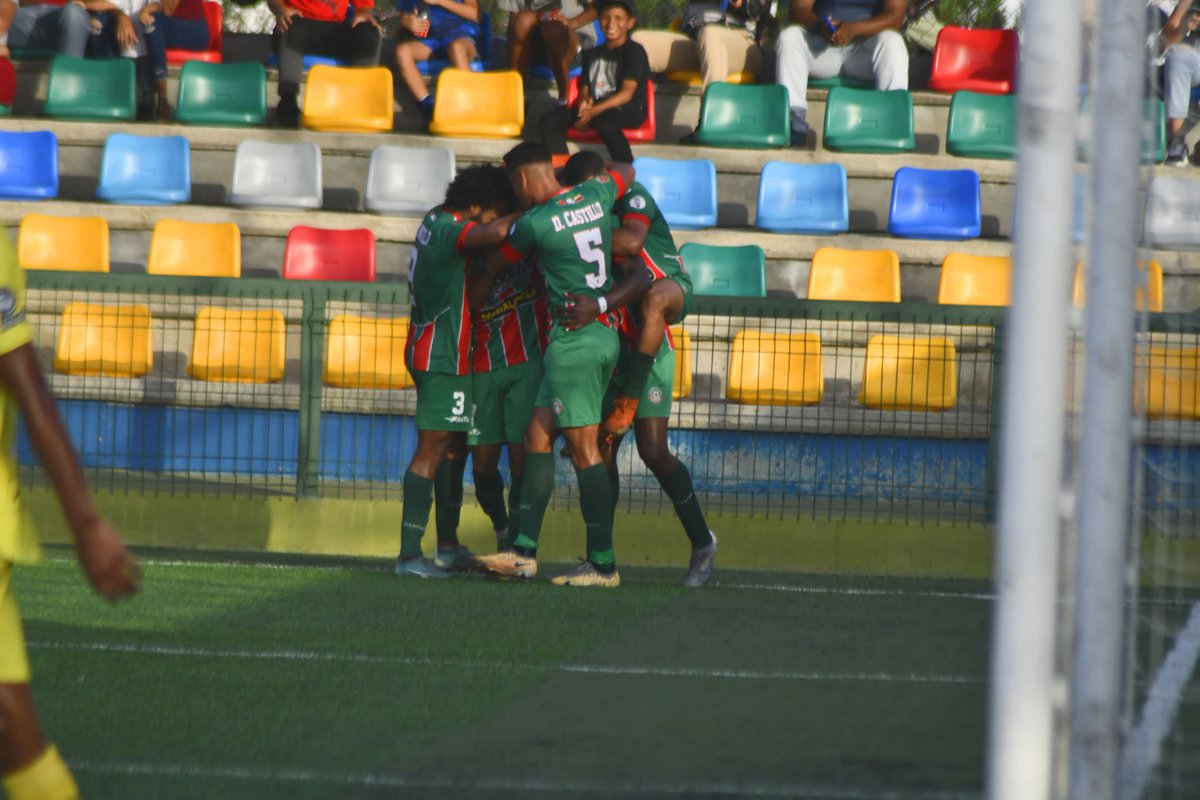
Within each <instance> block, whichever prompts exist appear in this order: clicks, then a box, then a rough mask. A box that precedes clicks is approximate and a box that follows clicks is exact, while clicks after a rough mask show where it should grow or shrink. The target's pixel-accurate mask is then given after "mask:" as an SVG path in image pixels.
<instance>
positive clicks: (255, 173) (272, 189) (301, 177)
mask: <svg viewBox="0 0 1200 800" xmlns="http://www.w3.org/2000/svg"><path fill="white" fill-rule="evenodd" d="M321 200H322V189H321V148H320V147H318V146H317V145H315V144H313V143H312V142H254V141H245V142H242V143H241V144H239V145H238V149H237V156H236V158H235V159H234V162H233V186H232V188H231V189H230V190H229V203H230V205H235V206H253V207H255V208H320V207H321Z"/></svg>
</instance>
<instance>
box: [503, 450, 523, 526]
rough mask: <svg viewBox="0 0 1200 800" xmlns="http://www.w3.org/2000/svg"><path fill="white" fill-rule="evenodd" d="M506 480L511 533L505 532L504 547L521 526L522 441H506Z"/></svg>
mask: <svg viewBox="0 0 1200 800" xmlns="http://www.w3.org/2000/svg"><path fill="white" fill-rule="evenodd" d="M508 480H509V487H508V529H509V531H511V533H509V534H506V536H505V542H503V546H504V547H507V546H508V544H509V542H510V541H511V540H512V538H513V537H514V536H516V533H515V532H516V531H517V530H519V529H520V527H521V491H522V488H523V487H524V485H525V445H524V444H523V443H522V442H509V443H508ZM497 544H501V543H500V542H497ZM502 549H503V548H502Z"/></svg>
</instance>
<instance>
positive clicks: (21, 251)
mask: <svg viewBox="0 0 1200 800" xmlns="http://www.w3.org/2000/svg"><path fill="white" fill-rule="evenodd" d="M108 252H109V251H108V220H106V219H104V218H102V217H52V216H50V215H48V214H27V215H26V216H25V218H24V219H22V220H21V229H20V232H19V233H18V235H17V261H19V262H20V264H21V266H22V267H23V268H24V269H54V270H67V271H71V272H108V268H109V255H108Z"/></svg>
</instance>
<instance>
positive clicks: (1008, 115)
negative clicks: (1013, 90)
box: [946, 91, 1017, 159]
mask: <svg viewBox="0 0 1200 800" xmlns="http://www.w3.org/2000/svg"><path fill="white" fill-rule="evenodd" d="M946 151H947V152H949V153H953V154H954V155H956V156H965V157H967V158H1007V159H1014V158H1016V157H1017V96H1016V95H1015V94H981V93H979V92H968V91H958V92H955V93H954V97H953V98H951V100H950V121H949V123H948V124H947V125H946Z"/></svg>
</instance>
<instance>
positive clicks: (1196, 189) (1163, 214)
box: [1145, 178, 1200, 249]
mask: <svg viewBox="0 0 1200 800" xmlns="http://www.w3.org/2000/svg"><path fill="white" fill-rule="evenodd" d="M1145 239H1146V244H1149V245H1151V246H1153V247H1162V248H1167V249H1178V248H1200V181H1194V180H1188V179H1186V178H1155V179H1154V180H1152V181H1150V188H1149V189H1148V190H1147V193H1146V227H1145Z"/></svg>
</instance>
